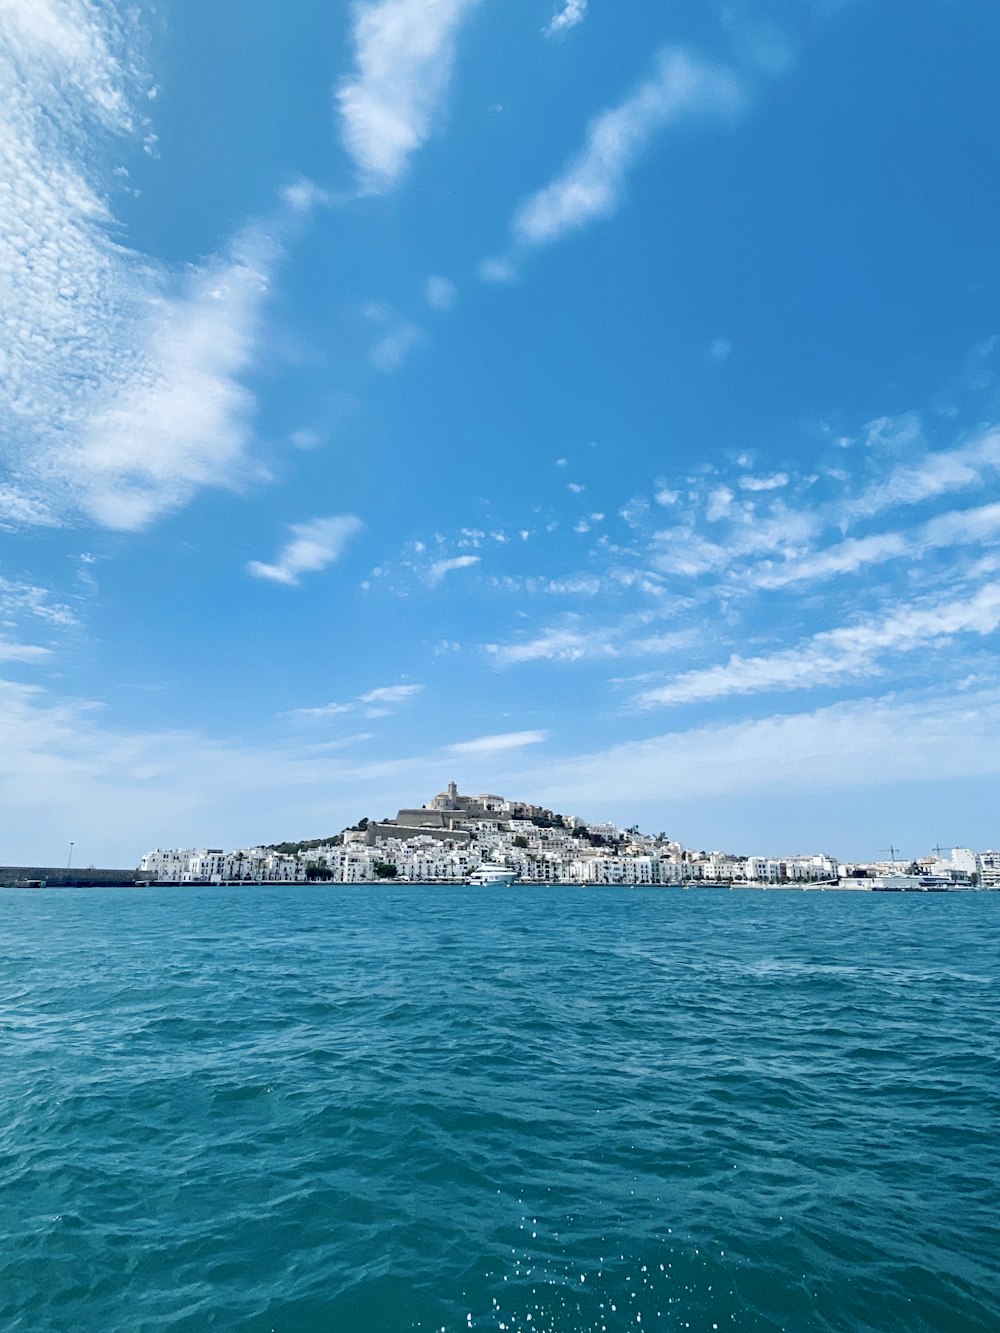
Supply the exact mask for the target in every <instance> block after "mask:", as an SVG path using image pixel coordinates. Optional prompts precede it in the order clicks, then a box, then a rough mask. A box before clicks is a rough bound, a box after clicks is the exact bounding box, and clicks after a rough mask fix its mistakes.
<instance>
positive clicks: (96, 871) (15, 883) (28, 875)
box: [0, 866, 149, 889]
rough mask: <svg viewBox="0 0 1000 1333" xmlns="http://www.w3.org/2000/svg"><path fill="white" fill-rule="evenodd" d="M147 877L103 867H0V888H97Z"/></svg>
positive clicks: (136, 872)
mask: <svg viewBox="0 0 1000 1333" xmlns="http://www.w3.org/2000/svg"><path fill="white" fill-rule="evenodd" d="M148 878H149V876H148V875H146V876H144V875H141V874H140V873H139V871H138V870H136V869H135V868H134V867H133V868H132V869H130V870H109V869H107V868H106V867H96V866H86V867H83V868H81V869H79V870H70V869H67V867H66V866H0V888H5V889H9V888H16V887H19V886H22V885H29V884H39V883H41V884H44V885H46V886H47V887H49V886H51V887H56V886H59V887H62V888H97V887H99V886H100V885H107V886H114V885H122V884H134V883H135V882H136V880H146V879H148Z"/></svg>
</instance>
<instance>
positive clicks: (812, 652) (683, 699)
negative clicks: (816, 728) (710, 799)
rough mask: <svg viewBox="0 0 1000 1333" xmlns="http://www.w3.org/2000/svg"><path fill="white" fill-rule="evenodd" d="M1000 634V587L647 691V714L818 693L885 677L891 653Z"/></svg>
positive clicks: (735, 660)
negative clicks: (744, 697) (749, 697)
mask: <svg viewBox="0 0 1000 1333" xmlns="http://www.w3.org/2000/svg"><path fill="white" fill-rule="evenodd" d="M998 627H1000V583H992V584H987V585H985V586H984V587H982V588H980V589H979V590H978V591H977V592H976V593H974V594H973V595H972V596H971V597H968V598H965V599H964V600H956V601H950V602H944V603H938V604H936V605H931V606H911V607H906V608H905V609H904V610H902V611H899V612H897V613H896V614H894V615H891V616H888V617H886V618H885V619H883V620H868V621H862V622H861V623H859V624H856V625H848V626H843V627H841V628H838V629H834V630H825V631H823V632H822V633H819V634H816V635H814V636H813V637H812V638H811V639H810V640H808V641H807V642H806V643H804V644H801V645H798V646H796V647H794V648H789V649H786V650H783V651H781V652H776V653H770V654H767V655H765V656H761V657H739V656H733V657H731V658H730V659H729V661H728V662H726V663H724V664H722V665H718V666H712V667H707V668H705V669H703V670H697V671H688V672H685V673H684V674H683V675H681V676H677V677H675V679H674V680H672V681H670V682H669V683H668V684H666V685H661V686H658V687H656V688H655V689H650V690H644V691H643V692H642V693H641V694H639V695H638V697H637V699H636V703H637V704H638V705H639V707H643V708H652V707H656V706H658V705H666V704H686V703H700V702H704V701H706V700H711V699H721V698H725V697H728V696H730V695H741V694H758V693H762V692H773V691H784V690H805V689H816V688H819V687H822V686H830V685H839V684H841V683H842V682H844V681H846V680H857V679H861V678H864V677H868V676H877V675H879V674H880V673H881V670H882V663H883V659H884V658H885V657H886V656H888V655H891V654H899V653H910V652H914V651H916V650H918V649H920V650H930V649H933V648H934V647H935V646H937V645H939V644H941V643H942V642H944V641H946V640H948V639H950V638H951V637H952V636H953V635H955V634H977V635H981V636H985V635H988V634H992V633H994V632H995V631H996V629H997V628H998Z"/></svg>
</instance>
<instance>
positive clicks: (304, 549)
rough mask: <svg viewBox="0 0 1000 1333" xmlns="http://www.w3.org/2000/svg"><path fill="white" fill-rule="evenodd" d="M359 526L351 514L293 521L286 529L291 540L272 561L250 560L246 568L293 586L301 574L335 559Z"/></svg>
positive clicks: (360, 525)
mask: <svg viewBox="0 0 1000 1333" xmlns="http://www.w3.org/2000/svg"><path fill="white" fill-rule="evenodd" d="M363 527H364V524H363V523H362V522H361V520H360V519H359V518H355V517H354V515H353V514H341V515H337V516H335V517H333V518H314V519H312V520H311V521H310V522H308V523H295V524H293V525H292V527H291V529H290V531H291V534H292V536H291V540H290V541H289V542H287V543H286V544H285V546H283V547H282V549H281V551H280V552H279V554H278V557H277V559H276V560H275V561H274V562H273V564H265V563H264V562H263V561H260V560H251V561H250V563H249V564H248V565H247V569H248V571H249V572H250V573H251V574H252V575H253V576H254V577H255V578H258V579H269V580H270V581H271V582H272V583H284V584H286V585H288V586H289V587H294V586H295V585H296V584H297V583H298V582H299V580H300V578H301V576H302V575H303V574H316V573H318V572H319V571H320V570H322V569H326V567H327V566H328V565H332V564H333V563H334V562H335V561H337V560H339V559H340V557H341V556H342V555H343V554H344V551H345V549H346V548H347V544H348V542H349V541H350V540H351V538H352V537H355V536H357V534H358V533H359V532H361V530H362V529H363Z"/></svg>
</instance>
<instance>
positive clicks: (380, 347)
mask: <svg viewBox="0 0 1000 1333" xmlns="http://www.w3.org/2000/svg"><path fill="white" fill-rule="evenodd" d="M361 313H362V314H363V315H364V317H365V319H367V320H368V321H369V323H371V324H374V325H375V326H376V327H377V328H379V329H380V330H381V332H380V336H379V337H378V339H377V340H376V341H375V342H374V343H373V344H372V346H371V348H370V350H369V352H368V360H369V362H370V363H371V365H373V366H374V367H375V369H376V370H381V371H382V372H383V373H385V374H390V373H391V372H392V371H394V370H398V369H399V367H400V366H401V365H402V364H403V362H404V361H405V360H406V358H407V356H409V354H410V352H411V351H412V350H413V348H414V347H416V345H417V344H418V343H419V342H420V340H421V339H422V337H423V333H422V332H421V330H420V329H418V328H417V326H416V325H415V324H411V323H410V322H409V320H406V319H404V318H403V317H402V316H401V315H400V314H399V313H398V312H397V311H395V310H394V309H393V308H392V306H389V305H386V304H385V303H384V302H382V301H365V302H364V304H363V305H362V307H361Z"/></svg>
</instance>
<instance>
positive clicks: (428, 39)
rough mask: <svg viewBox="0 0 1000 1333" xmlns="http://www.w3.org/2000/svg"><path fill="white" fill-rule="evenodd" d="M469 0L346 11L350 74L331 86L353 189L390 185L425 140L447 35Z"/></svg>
mask: <svg viewBox="0 0 1000 1333" xmlns="http://www.w3.org/2000/svg"><path fill="white" fill-rule="evenodd" d="M476 3H477V0H377V2H376V3H367V4H359V5H357V6H356V8H355V11H354V71H353V73H352V74H351V75H350V76H348V77H347V78H345V79H343V80H342V81H341V83H340V86H339V87H338V89H337V94H336V102H337V107H338V110H339V113H340V119H341V139H342V142H343V144H344V147H345V148H346V149H347V151H348V153H349V154H350V155H351V157H352V158H353V159H354V163H355V166H356V168H357V171H358V177H359V183H360V186H361V189H362V190H363V191H364V192H365V193H369V194H382V193H384V192H385V191H387V190H390V189H391V188H392V187H393V186H394V185H396V184H397V183H398V181H399V180H400V179H401V178H402V176H403V175H404V173H405V171H406V168H407V165H408V163H409V160H410V158H411V157H412V155H413V154H414V153H415V152H416V151H417V149H418V148H420V147H421V145H422V144H423V143H425V142H426V140H427V139H428V138H429V137H430V135H431V133H432V131H433V128H434V125H435V122H436V120H437V117H438V115H439V114H440V110H441V106H442V103H443V101H444V97H445V94H446V93H447V90H448V84H449V82H450V80H451V71H452V65H453V63H454V58H455V40H456V36H457V33H458V29H459V27H460V26H461V24H462V22H463V21H464V20H465V19H466V18H467V16H468V15H469V14H470V13H471V11H472V10H473V9H474V8H475V5H476Z"/></svg>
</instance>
